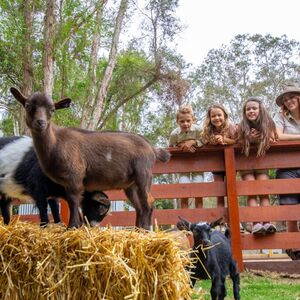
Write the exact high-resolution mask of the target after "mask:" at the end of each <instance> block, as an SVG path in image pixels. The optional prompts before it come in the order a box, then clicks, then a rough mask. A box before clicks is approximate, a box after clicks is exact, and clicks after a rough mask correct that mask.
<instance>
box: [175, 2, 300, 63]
mask: <svg viewBox="0 0 300 300" xmlns="http://www.w3.org/2000/svg"><path fill="white" fill-rule="evenodd" d="M177 15H178V17H180V19H181V21H182V23H183V24H185V25H186V29H184V31H183V32H182V33H181V34H179V35H178V37H177V40H176V41H177V43H178V45H177V50H178V52H179V53H181V54H182V55H183V56H184V58H185V59H186V61H187V62H189V63H192V64H194V65H195V66H199V65H200V64H201V63H202V62H203V60H204V58H205V56H206V54H207V53H208V51H209V50H211V49H218V48H220V47H221V45H222V44H224V45H228V44H229V42H230V41H231V40H232V39H233V38H234V36H236V35H238V34H244V33H249V34H256V33H259V34H263V35H264V34H267V33H270V34H271V35H272V36H281V35H283V34H286V35H287V37H288V38H289V39H295V40H297V41H300V0H247V1H246V0H179V8H178V9H177Z"/></svg>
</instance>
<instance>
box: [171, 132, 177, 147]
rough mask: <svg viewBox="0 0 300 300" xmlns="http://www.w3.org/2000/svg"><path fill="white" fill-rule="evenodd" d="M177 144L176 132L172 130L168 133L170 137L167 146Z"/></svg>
mask: <svg viewBox="0 0 300 300" xmlns="http://www.w3.org/2000/svg"><path fill="white" fill-rule="evenodd" d="M177 144H178V141H177V134H176V133H175V132H174V131H173V132H171V134H170V139H169V147H176V146H177Z"/></svg>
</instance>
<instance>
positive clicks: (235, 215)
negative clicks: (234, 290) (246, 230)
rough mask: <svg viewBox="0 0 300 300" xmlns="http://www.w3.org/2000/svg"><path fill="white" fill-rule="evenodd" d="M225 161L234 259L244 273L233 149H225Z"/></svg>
mask: <svg viewBox="0 0 300 300" xmlns="http://www.w3.org/2000/svg"><path fill="white" fill-rule="evenodd" d="M224 159H225V172H226V190H227V192H226V193H227V205H228V218H229V225H230V233H231V244H232V252H233V257H234V259H235V260H236V261H237V263H238V268H239V270H240V272H242V271H244V264H243V254H242V248H241V234H240V217H239V203H238V194H237V182H236V166H235V156H234V148H233V147H228V148H227V147H225V149H224Z"/></svg>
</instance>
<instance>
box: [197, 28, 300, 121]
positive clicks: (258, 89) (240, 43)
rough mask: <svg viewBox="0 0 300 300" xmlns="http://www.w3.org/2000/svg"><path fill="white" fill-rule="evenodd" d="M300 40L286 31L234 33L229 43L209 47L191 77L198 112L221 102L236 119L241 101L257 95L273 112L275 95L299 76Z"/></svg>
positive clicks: (235, 119) (239, 112) (200, 114)
mask: <svg viewBox="0 0 300 300" xmlns="http://www.w3.org/2000/svg"><path fill="white" fill-rule="evenodd" d="M299 62H300V42H299V41H295V40H289V39H288V38H287V37H286V36H285V35H283V36H281V37H273V36H271V35H269V34H267V35H264V36H263V35H259V34H255V35H248V34H244V35H237V36H236V37H235V38H234V39H233V40H232V41H231V42H230V44H229V45H223V46H222V47H221V48H220V49H212V50H210V51H209V53H208V54H207V57H206V58H205V60H204V62H203V64H202V65H200V66H199V67H198V68H197V70H196V72H195V73H194V75H193V76H192V78H191V80H192V82H193V84H192V86H193V93H192V95H193V96H194V97H195V98H197V100H196V104H197V105H196V106H197V107H198V108H199V111H198V115H199V116H202V117H203V115H204V114H205V112H206V110H207V108H208V106H209V105H211V104H212V103H215V102H217V103H222V104H224V105H225V106H226V107H227V109H228V110H229V111H230V113H231V115H232V117H233V119H234V121H236V122H238V121H239V119H240V115H241V107H242V103H243V102H244V101H245V100H246V98H247V97H249V96H254V95H256V96H260V97H261V98H262V99H263V101H264V102H265V105H266V107H267V108H268V110H269V111H270V112H271V113H272V112H274V111H275V109H276V105H275V102H274V98H275V96H276V95H277V94H278V93H279V91H280V89H281V88H282V86H283V85H284V84H285V83H287V82H297V81H299V78H300V76H299V75H300V73H299V70H300V69H299V67H300V66H299Z"/></svg>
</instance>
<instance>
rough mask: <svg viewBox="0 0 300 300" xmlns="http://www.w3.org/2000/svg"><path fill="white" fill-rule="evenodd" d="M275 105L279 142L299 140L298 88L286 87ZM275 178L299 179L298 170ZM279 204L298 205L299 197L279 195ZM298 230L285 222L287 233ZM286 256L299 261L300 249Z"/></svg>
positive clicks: (296, 226)
mask: <svg viewBox="0 0 300 300" xmlns="http://www.w3.org/2000/svg"><path fill="white" fill-rule="evenodd" d="M276 104H277V105H278V106H280V107H281V112H280V113H279V114H277V115H276V117H275V123H276V128H277V133H278V138H279V140H281V141H290V140H300V88H299V87H296V86H294V85H288V86H286V87H285V89H284V91H283V92H282V93H281V94H280V95H279V96H278V97H277V98H276ZM276 178H280V179H287V178H300V168H299V167H298V168H294V169H279V170H277V172H276ZM279 204H280V205H296V204H300V195H299V194H287V195H280V196H279ZM298 230H299V229H298V225H297V221H288V222H287V231H290V232H293V231H294V232H295V231H296V232H297V231H298ZM287 254H288V255H289V256H290V257H291V258H292V259H293V260H297V259H300V249H288V250H287Z"/></svg>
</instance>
